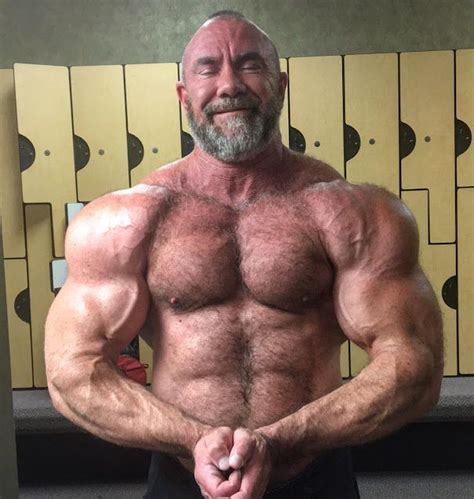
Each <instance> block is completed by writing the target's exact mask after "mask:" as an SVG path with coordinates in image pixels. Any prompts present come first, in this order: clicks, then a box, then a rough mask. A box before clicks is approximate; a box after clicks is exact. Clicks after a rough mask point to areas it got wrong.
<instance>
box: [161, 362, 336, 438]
mask: <svg viewBox="0 0 474 499" xmlns="http://www.w3.org/2000/svg"><path fill="white" fill-rule="evenodd" d="M329 374H330V373H329V371H328V369H326V370H325V372H324V375H323V374H321V376H318V375H316V376H313V375H311V376H310V375H309V373H307V374H306V375H305V376H301V377H300V376H295V375H294V374H292V373H284V372H283V373H281V372H266V373H263V374H261V375H254V376H253V378H252V379H251V380H249V378H248V377H246V376H242V375H241V374H240V373H235V374H231V375H228V376H219V375H217V376H206V377H203V378H198V379H192V380H186V381H183V380H181V379H180V378H178V377H176V375H175V376H174V377H168V376H165V375H163V376H162V377H160V376H157V377H155V378H154V380H153V385H152V390H153V393H154V394H155V395H156V396H157V397H158V398H159V399H160V400H163V401H164V402H167V403H169V404H171V405H173V406H175V407H177V408H178V409H180V410H181V411H183V412H184V413H185V414H187V415H189V416H191V417H193V418H195V419H198V420H199V421H202V422H203V423H206V424H209V425H211V426H230V427H231V428H237V427H240V426H244V427H246V428H250V429H254V428H260V427H262V426H266V425H269V424H272V423H274V422H275V421H278V420H279V419H282V418H284V417H286V416H288V415H289V414H292V413H294V412H296V411H298V410H299V409H301V408H302V407H303V406H304V405H306V404H309V403H311V402H313V401H314V400H316V399H318V398H320V397H322V396H324V395H326V394H327V393H329V392H331V391H333V390H335V389H336V388H338V387H339V386H340V385H341V377H340V374H339V372H338V370H337V371H335V372H333V373H331V375H329Z"/></svg>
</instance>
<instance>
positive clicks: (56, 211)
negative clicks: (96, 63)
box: [14, 64, 76, 257]
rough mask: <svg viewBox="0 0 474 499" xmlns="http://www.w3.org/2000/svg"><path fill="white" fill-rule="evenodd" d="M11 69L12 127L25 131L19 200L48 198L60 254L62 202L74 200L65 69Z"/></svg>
mask: <svg viewBox="0 0 474 499" xmlns="http://www.w3.org/2000/svg"><path fill="white" fill-rule="evenodd" d="M14 69H15V92H16V101H17V114H18V132H19V133H20V134H21V135H22V136H23V137H25V139H20V151H23V152H22V153H21V154H20V162H21V163H22V173H21V182H22V190H23V201H24V202H25V203H50V204H51V209H52V216H53V234H54V254H55V256H58V257H59V256H63V255H64V230H65V210H64V205H65V203H67V202H74V201H76V184H75V173H74V152H73V140H72V121H71V105H70V92H69V75H68V69H67V68H65V67H59V66H39V65H34V64H15V66H14ZM22 158H23V159H22ZM31 160H33V161H31Z"/></svg>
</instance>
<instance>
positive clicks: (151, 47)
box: [0, 0, 474, 68]
mask: <svg viewBox="0 0 474 499" xmlns="http://www.w3.org/2000/svg"><path fill="white" fill-rule="evenodd" d="M224 8H232V9H236V10H240V11H241V12H242V13H243V14H245V15H247V16H248V17H250V18H251V19H253V20H255V21H256V22H257V23H259V24H260V25H261V26H262V28H263V29H265V30H266V31H267V32H268V33H269V35H270V36H271V37H272V38H273V39H274V41H275V43H276V45H277V47H278V48H279V50H280V55H281V56H282V57H290V56H305V55H328V54H351V53H352V54H358V53H374V52H397V51H398V52H404V51H420V50H440V49H457V48H470V47H474V30H473V29H472V26H474V7H473V2H472V1H471V0H431V1H430V0H399V1H397V0H378V1H374V0H372V1H367V0H366V1H363V0H313V1H310V0H294V1H288V0H263V1H253V0H238V1H227V2H222V1H217V0H213V1H209V0H208V1H192V0H162V1H160V0H102V1H100V0H99V1H97V0H0V68H9V67H12V65H13V64H14V63H15V62H26V63H36V64H53V65H66V66H75V65H77V66H82V65H89V64H93V65H96V64H117V63H118V64H124V63H140V62H172V61H179V60H180V58H181V53H182V49H183V47H184V45H185V42H186V40H188V39H189V38H190V36H191V35H192V33H193V32H194V31H195V30H196V28H197V27H198V26H199V25H200V24H201V23H202V22H203V21H204V20H205V19H206V17H207V16H208V15H209V14H211V13H213V12H215V11H216V10H221V9H224Z"/></svg>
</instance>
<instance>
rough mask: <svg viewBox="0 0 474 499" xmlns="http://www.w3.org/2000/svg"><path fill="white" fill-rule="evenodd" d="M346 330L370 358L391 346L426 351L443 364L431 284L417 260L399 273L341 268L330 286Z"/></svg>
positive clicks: (337, 311)
mask: <svg viewBox="0 0 474 499" xmlns="http://www.w3.org/2000/svg"><path fill="white" fill-rule="evenodd" d="M334 301H335V309H336V314H337V318H338V321H339V323H340V325H341V327H342V329H343V331H344V332H345V334H346V336H347V337H348V338H349V339H350V340H351V341H353V342H354V343H356V344H357V345H358V346H360V347H361V348H363V349H364V350H366V351H367V352H368V353H369V356H370V357H371V358H373V357H375V356H376V355H377V354H379V353H380V352H383V351H387V350H390V349H392V350H393V349H400V348H402V349H409V350H410V349H411V350H413V351H420V352H421V351H428V352H429V353H430V354H431V355H432V356H433V361H434V362H435V364H440V363H441V364H442V355H443V354H442V323H441V314H440V310H439V306H438V303H437V300H436V297H435V295H434V292H433V289H432V287H431V285H430V283H429V282H428V280H427V279H426V277H425V275H424V274H423V272H422V271H421V269H420V268H419V267H418V266H415V268H413V269H412V270H411V271H410V272H406V273H403V274H390V275H380V274H375V273H372V272H370V271H367V270H362V269H356V270H347V271H344V272H341V273H340V275H339V276H338V278H337V281H336V285H335V290H334Z"/></svg>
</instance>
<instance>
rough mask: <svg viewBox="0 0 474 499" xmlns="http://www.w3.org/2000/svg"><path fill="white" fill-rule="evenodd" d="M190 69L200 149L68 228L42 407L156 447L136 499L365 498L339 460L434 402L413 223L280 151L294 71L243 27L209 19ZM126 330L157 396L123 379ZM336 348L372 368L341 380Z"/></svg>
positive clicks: (429, 333)
mask: <svg viewBox="0 0 474 499" xmlns="http://www.w3.org/2000/svg"><path fill="white" fill-rule="evenodd" d="M183 70H184V78H183V81H181V82H178V84H177V92H178V97H179V100H180V101H181V103H182V105H183V107H184V109H185V110H186V112H187V114H188V118H189V121H190V124H191V127H192V130H193V136H194V139H195V143H196V147H195V149H194V151H193V152H192V153H191V154H190V155H189V156H187V157H185V158H183V159H181V160H179V161H177V162H175V163H173V164H171V165H169V166H167V167H165V168H161V169H160V170H159V171H156V172H155V173H153V174H152V175H150V176H149V177H148V178H146V179H145V180H144V181H143V182H142V183H141V184H139V185H138V186H136V187H134V188H132V189H128V190H126V191H120V192H117V193H112V194H109V195H106V196H103V197H101V198H99V199H97V200H95V201H94V202H92V203H90V204H89V205H88V206H87V207H86V208H84V209H83V210H82V212H81V213H80V215H79V216H78V217H77V218H76V219H75V220H74V222H73V224H72V225H71V226H70V228H69V230H68V234H67V238H66V248H67V249H66V256H67V259H68V262H69V277H68V280H67V282H66V284H65V286H64V287H63V289H62V290H61V292H60V293H59V294H58V296H57V298H56V300H55V302H54V303H53V306H52V307H51V311H50V314H49V316H48V320H47V324H46V361H47V373H48V383H49V389H50V393H51V397H52V400H53V402H54V405H55V407H56V408H57V409H58V410H59V411H61V412H62V413H63V414H64V415H65V416H66V417H68V418H70V419H71V420H72V421H74V422H75V423H77V424H78V425H80V426H82V427H83V428H85V429H86V430H88V431H90V432H92V433H94V434H95V435H98V436H99V437H101V438H103V439H106V440H109V441H111V442H115V443H117V444H119V445H128V446H134V447H141V448H145V449H150V450H152V451H153V452H154V454H153V459H152V465H151V469H150V477H149V489H148V493H147V497H157V498H162V497H168V498H175V497H176V498H188V497H190V498H192V497H199V496H200V495H202V496H204V497H211V498H217V497H232V498H234V499H244V498H260V497H263V496H264V495H265V497H273V498H277V497H281V498H298V499H300V498H306V497H308V498H309V497H318V498H322V497H331V498H336V497H337V498H349V497H357V495H358V494H357V486H356V484H355V480H354V479H353V474H352V470H351V463H350V457H349V455H348V451H347V450H345V449H347V447H349V446H351V445H357V444H361V443H363V442H367V441H369V440H373V439H376V438H379V437H382V436H384V435H386V434H388V433H389V432H391V431H393V430H394V429H396V428H399V427H400V426H401V425H403V424H405V423H407V422H408V421H410V420H412V419H413V418H415V417H417V416H419V415H420V414H422V413H423V412H424V411H426V410H428V409H429V408H431V407H433V405H434V404H435V403H436V401H437V398H438V395H439V389H440V382H441V378H442V368H443V353H442V325H441V318H440V312H439V308H438V306H437V303H436V299H435V296H434V294H433V291H432V289H431V287H430V285H429V283H428V281H427V280H426V277H425V276H424V274H423V273H422V271H421V269H420V267H419V264H418V235H417V229H416V224H415V221H414V219H413V217H412V215H411V214H410V212H409V211H408V210H407V209H406V208H405V207H404V206H403V204H402V203H401V202H400V201H399V200H398V198H396V197H395V196H393V195H391V194H389V193H388V192H386V191H384V190H382V189H379V188H377V187H374V186H369V185H360V186H354V185H351V184H349V183H347V182H345V181H344V179H342V178H340V176H339V175H338V174H337V173H336V172H335V171H334V170H333V169H332V168H330V167H329V166H327V165H325V164H323V163H322V162H320V161H317V160H315V159H312V158H309V157H306V156H304V155H300V154H296V153H293V152H291V151H289V150H288V149H287V148H285V147H284V146H283V145H282V143H281V137H280V133H279V129H278V117H279V113H280V110H281V107H282V102H283V99H284V92H285V88H286V84H287V77H286V74H285V73H280V70H279V64H278V55H277V52H276V50H275V47H274V45H273V44H272V42H271V41H270V40H269V38H268V36H267V35H266V34H265V33H264V32H263V31H261V30H260V29H259V28H258V27H257V26H255V25H254V24H253V23H251V22H250V21H248V20H247V19H245V18H243V17H242V16H241V15H239V14H237V13H233V12H228V11H225V12H221V13H218V14H216V15H214V16H212V17H211V18H210V19H209V20H208V21H207V22H206V23H205V24H204V25H203V26H202V27H201V28H200V29H199V30H198V31H197V33H196V34H195V35H194V37H193V38H192V40H191V41H190V42H189V44H188V45H187V47H186V49H185V52H184V57H183ZM138 332H140V334H141V335H142V337H143V338H145V339H146V340H147V341H148V342H149V344H150V345H152V347H153V349H154V368H153V383H152V391H151V392H150V391H148V390H146V389H145V388H143V387H141V386H139V385H137V384H136V383H134V382H133V381H130V380H129V379H127V378H126V377H124V376H123V375H122V374H121V373H120V372H119V371H118V370H117V369H116V367H115V361H116V359H117V357H118V355H119V354H120V352H121V351H122V349H123V348H124V347H125V346H126V345H127V344H128V343H129V342H130V341H131V340H132V339H133V338H134V337H135V336H136V335H137V333H138ZM346 339H350V340H351V341H353V342H355V343H356V344H357V345H359V346H360V347H362V348H363V349H364V350H365V351H366V352H367V353H368V354H369V357H370V363H369V365H368V367H366V368H365V369H364V370H363V371H362V372H361V373H360V374H359V375H358V376H357V377H356V378H354V379H353V380H351V381H350V382H348V383H346V384H344V385H343V384H342V383H341V374H340V368H339V352H340V346H341V344H342V343H343V342H344V341H345V340H346ZM193 476H194V478H193Z"/></svg>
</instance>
